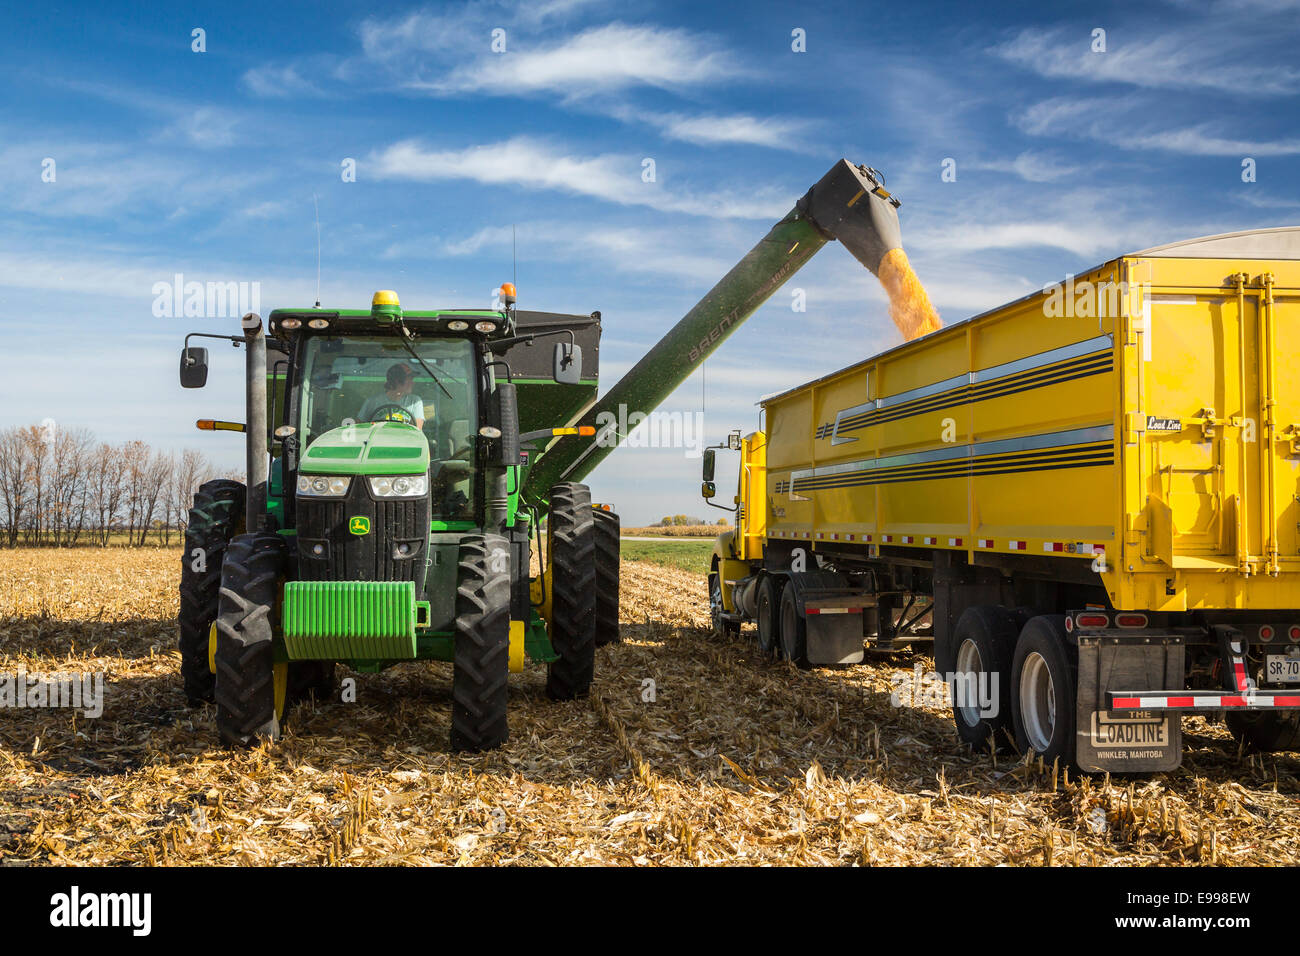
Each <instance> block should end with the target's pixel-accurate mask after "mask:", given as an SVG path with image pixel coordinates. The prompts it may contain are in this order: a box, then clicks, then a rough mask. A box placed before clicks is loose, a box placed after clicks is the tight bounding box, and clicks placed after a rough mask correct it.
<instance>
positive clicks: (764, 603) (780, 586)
mask: <svg viewBox="0 0 1300 956" xmlns="http://www.w3.org/2000/svg"><path fill="white" fill-rule="evenodd" d="M784 588H785V578H782V577H779V576H777V575H775V574H765V575H763V580H762V581H761V582H760V583H759V585H758V607H757V611H758V615H757V616H758V650H759V654H760V655H762V656H763V657H771V656H772V655H774V654H775V653H776V652H777V649H778V648H779V647H780V643H781V639H780V634H781V616H780V615H781V591H782V590H784Z"/></svg>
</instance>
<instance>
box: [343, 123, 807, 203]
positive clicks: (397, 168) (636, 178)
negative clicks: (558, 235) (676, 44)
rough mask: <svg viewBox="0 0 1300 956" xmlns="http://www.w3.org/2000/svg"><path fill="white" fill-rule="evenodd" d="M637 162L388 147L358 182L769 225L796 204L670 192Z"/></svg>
mask: <svg viewBox="0 0 1300 956" xmlns="http://www.w3.org/2000/svg"><path fill="white" fill-rule="evenodd" d="M642 170H643V167H642V159H641V158H640V157H634V156H620V155H614V154H609V153H605V154H600V155H595V156H582V155H577V154H573V153H570V152H566V151H564V150H562V149H559V148H557V147H556V146H554V145H552V144H550V143H547V142H544V141H541V140H536V139H532V138H529V137H524V136H520V137H514V138H512V139H508V140H504V141H502V142H498V143H488V144H484V145H480V146H471V147H468V148H464V149H449V150H438V149H431V148H429V147H427V146H425V145H424V144H422V143H420V142H419V141H416V140H405V141H402V142H399V143H394V144H393V145H391V146H389V147H388V148H386V149H384V150H381V151H379V152H377V153H374V154H372V155H371V156H370V157H369V159H368V160H367V161H366V175H368V176H372V177H374V178H376V179H389V180H407V181H416V182H438V181H442V180H473V181H475V182H480V183H486V184H488V185H498V186H500V185H509V186H515V187H518V188H520V189H544V190H556V191H559V192H565V193H570V194H575V195H581V196H589V197H591V198H593V199H600V200H603V201H605V202H611V203H616V204H618V205H623V206H647V207H650V208H652V209H658V210H661V211H664V212H680V213H688V214H690V215H696V216H717V217H723V218H737V219H773V218H776V217H779V216H781V215H783V214H784V213H785V212H786V211H787V210H788V209H789V208H790V206H791V205H793V201H794V199H795V198H796V197H794V196H788V197H782V196H781V195H780V193H778V192H776V191H774V190H758V191H754V190H751V191H749V192H746V193H743V194H727V193H719V192H711V193H709V194H707V195H699V194H692V193H687V192H683V191H672V190H669V189H667V188H665V186H664V184H663V183H662V182H661V181H658V180H659V179H660V178H661V177H662V175H663V171H657V174H656V177H657V181H655V182H645V181H643V179H642Z"/></svg>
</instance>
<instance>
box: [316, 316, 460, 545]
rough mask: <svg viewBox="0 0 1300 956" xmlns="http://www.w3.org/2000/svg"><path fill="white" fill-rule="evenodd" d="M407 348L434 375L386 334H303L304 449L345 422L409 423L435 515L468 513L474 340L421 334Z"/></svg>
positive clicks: (457, 516) (447, 516) (445, 517)
mask: <svg viewBox="0 0 1300 956" xmlns="http://www.w3.org/2000/svg"><path fill="white" fill-rule="evenodd" d="M411 347H412V348H414V349H415V350H416V352H417V353H418V354H419V356H420V358H421V359H422V360H423V363H424V365H427V366H428V367H429V369H430V370H431V371H433V372H434V373H435V374H436V376H437V378H436V379H435V378H433V377H430V375H429V373H428V372H426V371H425V369H424V367H423V366H422V365H421V363H420V362H417V361H416V360H415V359H414V358H412V357H411V355H410V353H408V352H407V351H406V349H405V348H403V347H402V345H401V343H400V342H398V341H397V340H396V339H395V338H394V337H392V336H378V335H376V336H354V335H348V336H332V335H314V336H312V337H311V338H309V339H308V340H307V341H306V342H305V343H304V345H303V352H302V357H301V368H302V374H301V377H300V381H301V382H302V395H301V400H300V402H299V423H298V434H299V435H300V436H301V441H302V447H303V448H306V447H307V446H308V445H310V444H311V442H312V441H313V440H315V439H316V438H317V437H319V436H320V435H322V434H324V433H325V432H327V431H329V430H330V429H332V428H338V427H340V426H343V425H353V424H360V423H364V422H373V421H403V422H406V423H408V424H411V425H415V426H416V427H417V428H419V429H421V431H423V432H424V436H425V438H426V439H428V442H429V457H430V459H431V461H432V464H431V467H430V472H431V478H432V489H431V490H432V493H433V517H434V518H440V519H456V518H472V517H473V516H474V508H473V504H474V501H473V498H474V491H473V489H474V486H475V482H474V481H473V477H474V469H475V461H474V448H475V441H474V437H475V435H476V433H477V430H478V429H477V424H476V423H477V421H478V401H477V399H478V394H477V388H478V385H477V378H476V376H475V371H474V370H475V365H474V350H473V346H472V345H471V343H470V342H469V341H468V340H466V339H452V338H427V339H421V340H417V341H415V342H413V343H411Z"/></svg>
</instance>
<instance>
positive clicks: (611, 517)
mask: <svg viewBox="0 0 1300 956" xmlns="http://www.w3.org/2000/svg"><path fill="white" fill-rule="evenodd" d="M592 515H593V517H594V518H595V519H596V646H597V647H604V646H605V645H606V644H613V643H616V642H617V641H619V640H621V639H622V638H621V637H620V636H619V633H618V572H619V561H620V560H621V551H622V540H621V528H620V522H619V520H618V515H616V514H614V512H612V511H604V510H602V509H600V508H593V509H592Z"/></svg>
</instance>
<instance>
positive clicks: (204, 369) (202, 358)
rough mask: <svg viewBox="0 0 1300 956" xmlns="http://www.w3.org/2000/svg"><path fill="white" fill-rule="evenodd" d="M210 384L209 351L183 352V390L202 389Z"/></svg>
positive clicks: (194, 350)
mask: <svg viewBox="0 0 1300 956" xmlns="http://www.w3.org/2000/svg"><path fill="white" fill-rule="evenodd" d="M206 384H208V350H207V349H202V348H198V347H193V348H188V349H182V350H181V388H202V387H203V386H204V385H206Z"/></svg>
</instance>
